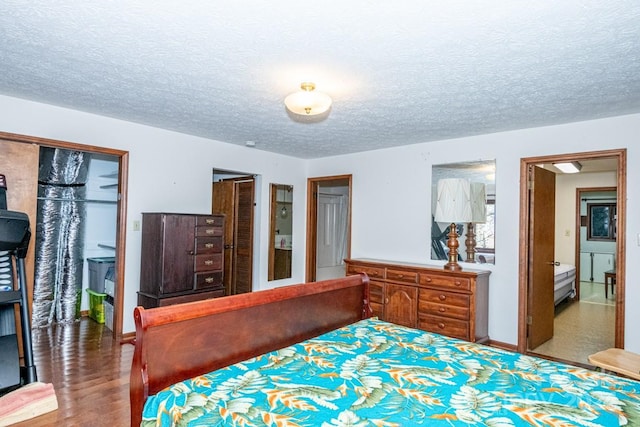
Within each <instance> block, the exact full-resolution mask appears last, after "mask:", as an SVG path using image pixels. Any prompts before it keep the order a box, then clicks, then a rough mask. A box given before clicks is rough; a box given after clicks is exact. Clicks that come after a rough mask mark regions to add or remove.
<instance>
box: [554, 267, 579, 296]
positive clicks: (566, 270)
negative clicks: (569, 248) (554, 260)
mask: <svg viewBox="0 0 640 427" xmlns="http://www.w3.org/2000/svg"><path fill="white" fill-rule="evenodd" d="M575 294H576V267H575V265H571V264H556V265H555V266H554V271H553V303H554V305H558V304H559V303H561V302H562V301H563V300H565V299H566V298H568V297H573V296H574V295H575Z"/></svg>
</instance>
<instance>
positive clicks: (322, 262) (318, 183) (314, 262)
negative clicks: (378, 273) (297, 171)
mask: <svg viewBox="0 0 640 427" xmlns="http://www.w3.org/2000/svg"><path fill="white" fill-rule="evenodd" d="M350 241H351V175H339V176H328V177H319V178H309V180H308V181H307V248H306V249H307V263H306V264H307V265H306V281H307V282H315V281H317V280H325V279H331V278H336V277H343V276H345V265H344V259H345V258H348V257H349V254H350V252H351V249H350V248H351V244H350Z"/></svg>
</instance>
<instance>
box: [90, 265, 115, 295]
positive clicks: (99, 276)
mask: <svg viewBox="0 0 640 427" xmlns="http://www.w3.org/2000/svg"><path fill="white" fill-rule="evenodd" d="M87 262H88V263H89V289H91V290H92V291H94V292H97V293H99V294H103V293H105V292H104V279H105V278H106V277H107V272H108V271H109V268H111V267H114V266H115V265H116V258H115V257H101V258H87Z"/></svg>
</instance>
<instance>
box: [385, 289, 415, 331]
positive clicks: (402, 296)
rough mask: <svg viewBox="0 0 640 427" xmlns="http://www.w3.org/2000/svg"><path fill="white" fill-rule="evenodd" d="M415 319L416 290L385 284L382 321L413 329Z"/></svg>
mask: <svg viewBox="0 0 640 427" xmlns="http://www.w3.org/2000/svg"><path fill="white" fill-rule="evenodd" d="M417 318H418V288H417V287H415V286H403V285H395V284H391V283H387V285H386V295H385V305H384V320H386V321H387V322H391V323H396V324H398V325H404V326H409V327H412V328H415V327H416V324H417Z"/></svg>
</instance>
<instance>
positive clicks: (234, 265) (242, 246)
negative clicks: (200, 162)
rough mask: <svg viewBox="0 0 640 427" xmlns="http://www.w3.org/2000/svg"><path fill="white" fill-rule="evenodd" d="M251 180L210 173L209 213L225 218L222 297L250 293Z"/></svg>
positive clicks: (232, 173)
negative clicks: (211, 179) (211, 177)
mask: <svg viewBox="0 0 640 427" xmlns="http://www.w3.org/2000/svg"><path fill="white" fill-rule="evenodd" d="M255 181H256V176H255V175H253V174H249V173H243V172H235V171H225V170H219V169H214V170H213V184H212V190H211V191H212V193H211V212H212V213H214V214H223V215H224V216H225V222H224V231H223V237H224V274H223V279H222V281H223V283H224V287H225V295H236V294H242V293H247V292H251V291H252V290H253V245H254V233H253V230H254V224H253V223H254V217H255V215H254V210H255V185H256V183H255Z"/></svg>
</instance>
